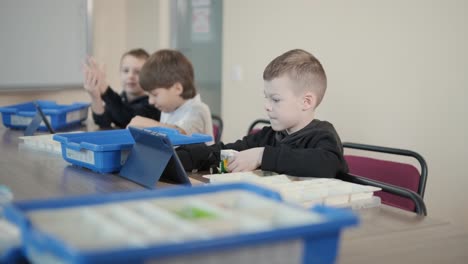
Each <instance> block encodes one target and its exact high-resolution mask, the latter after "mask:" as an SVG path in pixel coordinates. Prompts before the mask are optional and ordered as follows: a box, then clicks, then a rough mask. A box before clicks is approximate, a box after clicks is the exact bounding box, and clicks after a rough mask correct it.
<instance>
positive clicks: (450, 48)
mask: <svg viewBox="0 0 468 264" xmlns="http://www.w3.org/2000/svg"><path fill="white" fill-rule="evenodd" d="M467 25H468V1H456V0H450V1H443V0H431V1H424V0H413V1H404V0H395V1H383V0H381V1H375V0H359V1H346V0H341V1H339V0H332V1H330V0H328V1H325V0H322V1H311V0H290V1H280V0H273V1H272V0H255V1H252V0H236V1H224V27H223V32H224V41H223V43H224V50H223V68H224V73H223V101H222V112H223V119H224V120H225V130H224V131H225V132H224V140H225V141H232V140H234V139H237V138H239V137H241V136H242V135H243V134H244V133H245V132H246V129H247V127H248V125H249V123H250V122H251V121H253V120H254V119H256V118H259V117H264V116H265V114H264V110H263V94H262V93H263V92H262V89H263V81H262V73H263V69H264V68H265V66H266V65H267V63H268V62H269V61H270V60H271V59H273V58H274V57H276V56H277V55H279V54H281V53H283V52H285V51H287V50H289V49H293V48H302V49H305V50H308V51H310V52H312V53H313V54H315V55H316V56H317V57H318V58H319V59H320V60H321V62H322V63H323V65H324V67H325V70H326V72H327V74H328V80H329V86H328V91H327V94H326V96H325V99H324V101H323V102H322V105H321V106H320V107H319V109H318V118H319V119H325V120H329V121H331V122H332V123H333V124H334V125H335V127H336V128H337V130H338V132H339V133H340V135H341V138H342V140H343V141H354V142H362V143H369V144H378V145H384V146H392V147H399V148H409V149H412V150H416V151H418V152H420V153H421V154H422V155H423V156H424V157H425V158H426V160H427V162H428V164H429V177H428V184H427V189H426V197H425V201H426V202H427V205H428V211H429V214H430V215H431V216H435V217H440V218H445V219H450V220H451V221H453V222H455V223H456V224H460V225H464V227H465V228H467V229H468V210H467V206H466V204H468V198H467V195H466V189H467V188H468V187H467V186H468V176H467V174H468V173H467V172H466V169H464V166H463V165H464V163H465V162H466V160H467V158H468V144H467V143H465V142H467V140H466V138H465V137H466V135H468V124H467V122H466V120H467V117H466V116H467V115H468V108H467V106H466V105H465V100H466V99H468V97H467V92H466V90H465V89H466V87H468V78H467V77H466V71H467V68H468V67H467V66H468V49H467V48H466V47H468V26H467ZM238 65H240V66H241V68H242V70H243V79H242V80H241V81H235V80H233V79H232V78H231V75H232V70H233V68H235V67H236V66H238ZM240 102H242V104H240ZM240 106H242V109H240ZM463 120H465V121H463Z"/></svg>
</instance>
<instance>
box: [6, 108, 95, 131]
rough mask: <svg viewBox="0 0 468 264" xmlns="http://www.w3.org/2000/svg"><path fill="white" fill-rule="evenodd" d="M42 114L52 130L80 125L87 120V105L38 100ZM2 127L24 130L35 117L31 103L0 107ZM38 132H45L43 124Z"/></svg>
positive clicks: (45, 128)
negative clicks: (60, 103)
mask: <svg viewBox="0 0 468 264" xmlns="http://www.w3.org/2000/svg"><path fill="white" fill-rule="evenodd" d="M36 102H37V103H38V105H39V106H40V107H41V109H42V112H43V113H44V115H45V116H46V118H47V119H48V120H49V123H50V124H51V126H52V128H53V129H54V130H59V129H63V128H66V127H70V126H74V125H77V124H80V123H81V122H82V121H84V120H86V119H87V118H88V108H89V103H73V104H70V105H59V104H57V103H56V102H54V101H46V100H38V101H36ZM0 113H2V120H3V125H4V126H6V127H9V128H14V129H25V128H26V127H27V126H28V125H29V124H30V123H31V121H32V119H33V117H34V116H35V115H36V108H35V106H34V104H33V102H26V103H21V104H16V105H10V106H3V107H0ZM39 130H43V131H46V130H47V127H46V126H45V124H44V122H42V123H41V125H40V126H39Z"/></svg>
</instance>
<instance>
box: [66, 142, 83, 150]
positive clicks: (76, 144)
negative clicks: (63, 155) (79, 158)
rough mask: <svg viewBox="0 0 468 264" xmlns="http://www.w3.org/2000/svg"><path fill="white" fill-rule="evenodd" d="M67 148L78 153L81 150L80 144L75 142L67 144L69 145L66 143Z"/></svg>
mask: <svg viewBox="0 0 468 264" xmlns="http://www.w3.org/2000/svg"><path fill="white" fill-rule="evenodd" d="M67 148H69V149H73V150H77V151H80V150H81V144H78V143H75V142H69V143H67Z"/></svg>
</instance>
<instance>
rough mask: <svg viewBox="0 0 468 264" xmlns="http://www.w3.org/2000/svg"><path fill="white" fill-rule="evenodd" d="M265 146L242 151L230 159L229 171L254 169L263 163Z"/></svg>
mask: <svg viewBox="0 0 468 264" xmlns="http://www.w3.org/2000/svg"><path fill="white" fill-rule="evenodd" d="M264 149H265V148H252V149H247V150H244V151H240V152H238V153H236V154H234V156H233V157H232V158H230V159H229V163H228V170H229V172H240V171H253V170H256V169H257V168H258V167H260V165H261V164H262V156H263V150H264Z"/></svg>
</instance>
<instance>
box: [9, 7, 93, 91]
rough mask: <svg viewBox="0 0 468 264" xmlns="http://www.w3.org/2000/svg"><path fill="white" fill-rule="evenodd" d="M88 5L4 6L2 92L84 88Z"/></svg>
mask: <svg viewBox="0 0 468 264" xmlns="http://www.w3.org/2000/svg"><path fill="white" fill-rule="evenodd" d="M87 2H88V1H87V0H1V1H0V34H1V37H0V38H1V41H0V58H1V59H2V62H1V63H0V89H1V90H15V89H39V88H41V89H44V88H45V89H49V88H50V89H57V88H69V87H78V86H82V83H83V76H82V70H81V68H82V63H83V61H84V59H85V58H86V55H87V54H88V52H90V45H89V43H90V32H89V28H88V26H89V25H90V23H89V22H90V17H89V16H90V12H88V9H87V7H88V3H87Z"/></svg>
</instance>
